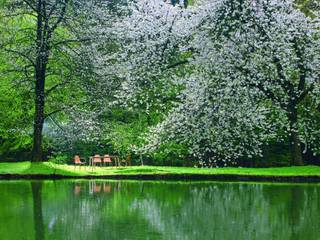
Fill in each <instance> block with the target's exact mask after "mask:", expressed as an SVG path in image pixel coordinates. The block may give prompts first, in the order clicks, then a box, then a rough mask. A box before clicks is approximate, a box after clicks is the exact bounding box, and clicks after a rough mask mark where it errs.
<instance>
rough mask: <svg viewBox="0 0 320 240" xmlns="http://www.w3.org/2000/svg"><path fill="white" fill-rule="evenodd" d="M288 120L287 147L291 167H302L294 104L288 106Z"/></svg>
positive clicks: (296, 111) (296, 114)
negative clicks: (289, 152)
mask: <svg viewBox="0 0 320 240" xmlns="http://www.w3.org/2000/svg"><path fill="white" fill-rule="evenodd" d="M288 110H289V112H288V119H289V127H290V129H289V146H290V151H291V165H296V166H301V165H303V160H302V151H301V142H300V139H299V134H298V128H297V123H298V110H297V105H296V104H295V103H291V104H290V106H289V109H288Z"/></svg>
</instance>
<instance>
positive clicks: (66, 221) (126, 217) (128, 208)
mask: <svg viewBox="0 0 320 240" xmlns="http://www.w3.org/2000/svg"><path fill="white" fill-rule="evenodd" d="M319 197H320V185H319V184H279V183H278V184H267V183H222V182H163V181H159V182H156V181H155V182H151V181H140V182H139V181H105V180H72V181H70V180H59V181H47V180H46V181H0V239H10V240H24V239H25V240H28V239H36V240H40V239H57V240H58V239H59V240H60V239H63V240H67V239H86V240H87V239H90V240H94V239H98V240H101V239H108V240H109V239H115V240H125V239H134V240H135V239H143V240H145V239H152V240H153V239H166V240H167V239H169V240H170V239H181V240H188V239H192V240H193V239H194V240H202V239H210V240H212V239H219V240H220V239H223V240H229V239H230V240H253V239H259V240H270V239H272V240H277V239H279V240H287V239H290V240H301V239H306V240H318V239H320V198H319Z"/></svg>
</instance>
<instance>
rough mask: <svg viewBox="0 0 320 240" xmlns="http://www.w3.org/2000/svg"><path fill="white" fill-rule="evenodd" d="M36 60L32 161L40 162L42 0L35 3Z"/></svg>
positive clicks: (43, 71)
mask: <svg viewBox="0 0 320 240" xmlns="http://www.w3.org/2000/svg"><path fill="white" fill-rule="evenodd" d="M37 14H38V16H37V43H36V44H37V58H36V64H35V81H36V83H35V114H34V126H33V127H34V129H33V148H32V161H33V162H40V161H42V160H43V156H42V130H43V123H44V119H45V117H44V107H45V80H46V68H47V60H48V45H47V41H46V40H47V39H46V30H47V28H46V26H44V25H45V23H44V22H45V19H44V16H45V8H44V3H43V0H38V3H37Z"/></svg>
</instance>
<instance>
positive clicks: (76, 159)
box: [73, 155, 86, 167]
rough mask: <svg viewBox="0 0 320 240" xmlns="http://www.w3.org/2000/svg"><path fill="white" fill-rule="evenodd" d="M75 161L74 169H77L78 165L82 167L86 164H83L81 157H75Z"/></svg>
mask: <svg viewBox="0 0 320 240" xmlns="http://www.w3.org/2000/svg"><path fill="white" fill-rule="evenodd" d="M73 161H74V167H76V166H77V165H78V166H81V165H85V164H86V163H84V162H81V159H80V157H79V155H75V156H74V160H73Z"/></svg>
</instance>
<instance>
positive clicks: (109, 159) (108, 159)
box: [103, 154, 112, 165]
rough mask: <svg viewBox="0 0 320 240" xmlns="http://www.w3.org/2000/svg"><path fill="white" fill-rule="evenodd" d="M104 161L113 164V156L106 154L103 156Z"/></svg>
mask: <svg viewBox="0 0 320 240" xmlns="http://www.w3.org/2000/svg"><path fill="white" fill-rule="evenodd" d="M103 163H104V164H106V163H108V164H110V165H111V164H112V160H111V157H110V156H109V155H108V154H106V155H104V156H103Z"/></svg>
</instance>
